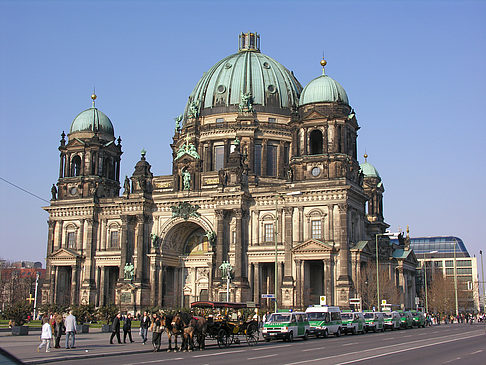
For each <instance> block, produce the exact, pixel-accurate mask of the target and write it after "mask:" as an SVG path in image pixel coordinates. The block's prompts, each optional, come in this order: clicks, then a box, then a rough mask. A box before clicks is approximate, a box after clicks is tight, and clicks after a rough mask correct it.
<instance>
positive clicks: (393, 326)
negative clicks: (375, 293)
mask: <svg viewBox="0 0 486 365" xmlns="http://www.w3.org/2000/svg"><path fill="white" fill-rule="evenodd" d="M383 318H384V320H385V329H389V330H392V331H393V330H399V329H400V326H401V323H402V317H401V316H400V314H399V313H398V312H383Z"/></svg>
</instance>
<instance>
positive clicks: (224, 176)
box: [218, 169, 228, 186]
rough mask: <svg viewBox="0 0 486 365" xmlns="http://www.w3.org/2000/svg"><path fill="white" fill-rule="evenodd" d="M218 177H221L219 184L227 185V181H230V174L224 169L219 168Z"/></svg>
mask: <svg viewBox="0 0 486 365" xmlns="http://www.w3.org/2000/svg"><path fill="white" fill-rule="evenodd" d="M218 177H219V185H221V186H226V183H227V182H228V175H227V174H226V171H224V170H223V169H219V171H218Z"/></svg>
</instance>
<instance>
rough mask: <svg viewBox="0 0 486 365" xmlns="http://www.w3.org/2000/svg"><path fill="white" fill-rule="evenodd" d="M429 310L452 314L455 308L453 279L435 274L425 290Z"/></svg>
mask: <svg viewBox="0 0 486 365" xmlns="http://www.w3.org/2000/svg"><path fill="white" fill-rule="evenodd" d="M427 297H428V305H429V310H430V311H432V312H436V313H440V314H442V315H444V314H453V313H454V308H455V294H454V279H453V278H450V277H447V276H444V275H443V274H442V273H435V274H434V276H433V278H432V281H431V282H430V284H429V285H428V290H427Z"/></svg>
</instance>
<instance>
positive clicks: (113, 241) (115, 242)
mask: <svg viewBox="0 0 486 365" xmlns="http://www.w3.org/2000/svg"><path fill="white" fill-rule="evenodd" d="M110 247H112V248H118V247H120V235H119V232H118V231H111V232H110Z"/></svg>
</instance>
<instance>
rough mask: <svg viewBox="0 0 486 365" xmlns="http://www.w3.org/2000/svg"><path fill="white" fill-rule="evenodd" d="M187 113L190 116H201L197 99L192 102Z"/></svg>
mask: <svg viewBox="0 0 486 365" xmlns="http://www.w3.org/2000/svg"><path fill="white" fill-rule="evenodd" d="M187 115H188V117H189V118H197V117H198V116H199V102H198V101H197V100H194V101H192V102H191V104H190V105H189V111H188V112H187Z"/></svg>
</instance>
